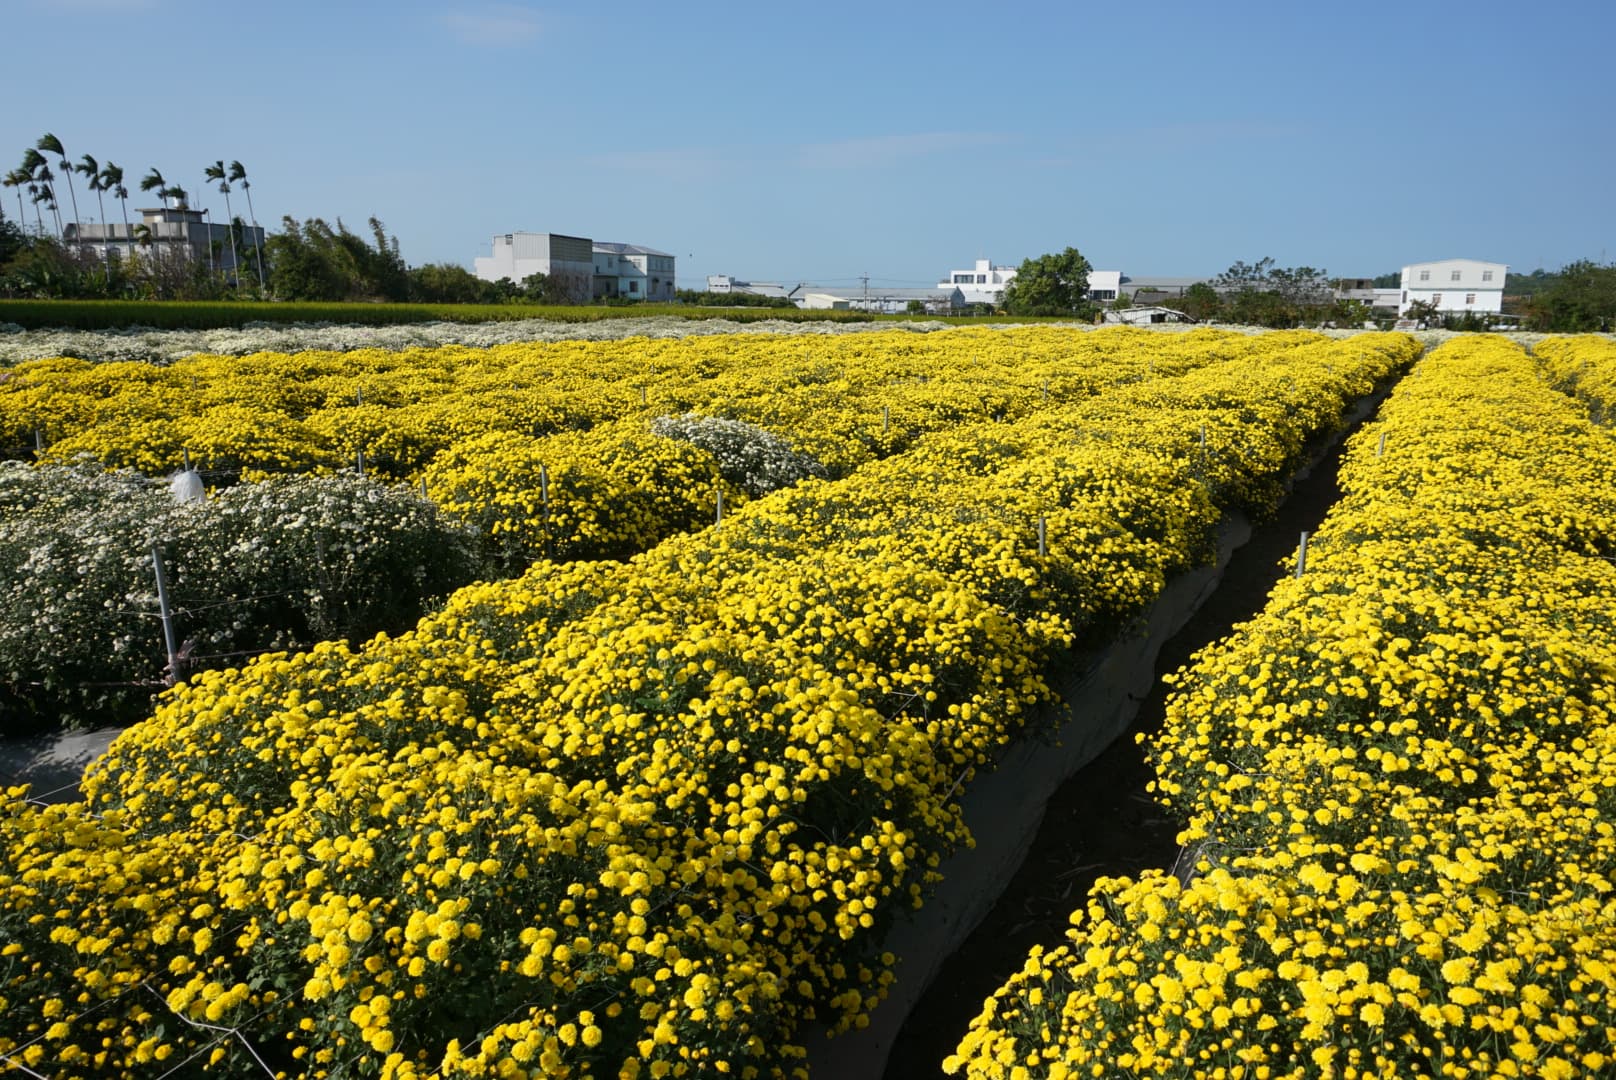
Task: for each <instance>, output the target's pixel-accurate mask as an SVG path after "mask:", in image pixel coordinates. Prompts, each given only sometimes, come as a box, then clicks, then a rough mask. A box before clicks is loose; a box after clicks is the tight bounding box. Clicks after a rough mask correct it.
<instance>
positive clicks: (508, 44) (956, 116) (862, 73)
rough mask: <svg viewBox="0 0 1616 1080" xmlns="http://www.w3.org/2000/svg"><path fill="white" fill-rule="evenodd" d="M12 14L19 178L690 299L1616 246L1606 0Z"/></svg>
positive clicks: (1563, 253)
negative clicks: (690, 294) (549, 235)
mask: <svg viewBox="0 0 1616 1080" xmlns="http://www.w3.org/2000/svg"><path fill="white" fill-rule="evenodd" d="M0 25H3V26H4V34H3V39H4V42H5V44H3V45H0V54H3V56H4V60H5V62H4V64H3V65H0V91H3V94H4V99H3V101H4V103H3V105H0V166H3V168H4V169H10V168H11V167H12V166H13V165H15V164H16V163H17V161H19V160H20V159H21V156H22V153H23V151H24V150H25V149H26V148H27V147H29V146H31V145H33V143H34V142H35V141H36V140H37V139H38V138H39V136H40V135H42V134H43V133H45V132H47V131H49V132H52V133H54V134H56V135H57V136H58V137H59V138H61V140H62V142H63V143H64V145H65V147H66V149H67V151H68V153H69V155H70V156H71V157H72V158H73V159H74V160H75V161H76V160H78V158H79V156H80V155H81V154H84V153H89V154H91V155H93V156H95V157H96V158H98V159H101V160H102V161H105V160H107V159H111V160H114V161H116V162H118V163H119V164H121V165H123V166H124V168H125V170H126V173H127V174H128V176H129V179H130V180H132V181H138V179H139V177H140V176H142V175H144V174H145V172H146V171H147V170H148V169H150V168H151V167H153V166H155V167H156V168H158V169H159V170H161V172H162V173H163V175H164V177H165V178H166V179H167V180H168V181H169V182H170V183H178V184H180V185H182V186H185V187H187V188H188V189H189V190H190V191H191V192H192V196H193V198H192V204H193V205H207V206H211V207H213V208H214V209H213V213H214V217H215V220H218V219H219V218H220V217H221V216H222V215H223V213H224V197H223V196H222V195H219V194H217V193H215V192H213V191H212V190H211V189H210V187H209V186H208V185H207V184H206V183H205V181H204V180H203V176H202V170H203V169H204V167H205V166H207V165H208V164H211V163H212V162H214V161H215V160H218V159H221V158H222V159H223V160H225V161H226V162H229V161H231V160H233V159H236V160H240V161H241V162H242V163H243V164H244V165H245V166H246V168H247V171H248V175H249V178H250V180H251V181H252V184H253V188H252V193H253V199H254V205H255V208H256V212H257V216H258V219H259V221H260V223H263V224H266V225H269V226H270V227H271V228H275V227H278V223H279V221H280V218H281V217H282V215H291V216H293V217H295V218H298V219H300V220H301V219H305V218H309V217H316V216H319V217H324V218H325V219H327V220H328V221H334V220H335V219H337V218H339V217H340V218H341V219H342V220H343V221H344V222H345V223H346V224H348V226H349V227H350V228H353V229H355V230H356V231H360V232H364V231H366V229H365V221H366V219H367V218H369V217H370V216H371V215H376V216H377V217H380V218H381V219H382V220H383V221H384V222H385V223H386V226H387V229H388V231H389V232H390V233H393V234H395V235H396V236H397V237H398V239H399V243H400V246H401V249H402V251H403V254H404V257H405V259H406V260H407V261H408V262H410V263H411V264H412V265H416V264H421V263H427V262H454V263H460V264H462V265H465V266H467V267H468V268H469V267H470V266H471V262H472V260H473V259H474V258H475V257H477V256H479V255H487V254H488V253H489V246H490V238H491V237H492V236H493V235H494V234H495V233H504V232H509V231H512V230H529V231H534V232H545V231H553V232H562V233H572V234H577V235H583V236H590V237H593V238H594V239H597V240H617V241H627V242H631V243H640V244H645V245H648V246H650V247H654V248H659V249H661V250H663V251H667V252H669V253H671V254H673V255H675V256H677V258H678V277H679V284H680V285H681V287H690V286H699V285H700V283H701V280H702V279H703V278H704V277H705V275H707V274H710V273H729V274H734V275H736V276H738V277H743V278H751V279H753V280H780V281H785V282H786V283H787V284H795V283H796V282H799V281H811V282H816V283H820V284H838V283H843V282H847V283H851V282H852V281H853V280H854V279H856V278H857V277H858V276H859V275H861V274H868V275H870V277H871V279H872V280H873V281H875V282H878V283H885V284H888V285H917V286H923V285H929V284H933V283H935V282H937V281H940V280H943V278H944V275H946V274H947V272H948V271H949V270H951V269H957V268H964V267H968V266H970V265H971V263H972V261H973V260H975V259H977V258H990V259H992V260H993V261H994V262H995V263H1005V264H1010V265H1015V264H1018V263H1020V261H1021V260H1022V259H1024V258H1028V257H1033V256H1036V255H1039V254H1041V253H1043V252H1046V251H1058V250H1060V249H1062V248H1064V247H1066V246H1068V245H1070V246H1073V247H1076V248H1078V250H1080V251H1082V252H1083V254H1084V255H1086V256H1087V257H1088V258H1089V261H1090V262H1091V263H1093V264H1094V265H1095V266H1097V267H1101V268H1106V269H1120V270H1122V271H1124V272H1126V273H1128V274H1131V275H1136V276H1137V275H1146V274H1183V275H1201V274H1215V273H1217V272H1218V271H1220V270H1223V269H1224V268H1226V267H1228V266H1229V265H1230V264H1232V263H1233V262H1235V261H1236V260H1245V261H1247V262H1254V261H1256V260H1257V259H1260V258H1262V257H1265V256H1268V257H1272V258H1273V259H1275V261H1276V262H1277V263H1278V264H1279V265H1281V266H1301V265H1308V266H1314V267H1318V268H1321V269H1325V270H1327V271H1329V272H1330V273H1331V274H1334V275H1340V276H1368V275H1373V274H1377V273H1383V272H1386V271H1390V270H1395V269H1397V268H1398V267H1400V266H1401V265H1403V264H1404V263H1407V262H1412V261H1417V260H1425V259H1439V258H1452V257H1470V258H1482V259H1489V260H1495V261H1501V262H1507V263H1509V264H1510V265H1511V268H1512V269H1515V270H1531V269H1534V268H1536V267H1539V266H1543V267H1546V268H1549V269H1556V268H1558V267H1559V266H1561V265H1563V264H1564V263H1566V262H1568V261H1571V260H1573V259H1579V258H1591V259H1595V260H1597V261H1601V262H1604V261H1609V260H1611V259H1613V258H1616V203H1613V201H1612V197H1611V192H1612V191H1613V190H1616V138H1613V136H1616V108H1613V106H1616V90H1613V88H1612V87H1613V84H1612V83H1611V81H1610V76H1609V73H1608V72H1609V68H1610V64H1611V61H1612V56H1613V53H1612V45H1611V42H1612V40H1613V39H1616V5H1611V4H1609V3H1608V2H1598V3H1594V2H1589V3H1564V2H1547V3H1538V4H1533V5H1522V4H1519V3H1513V4H1502V3H1491V2H1481V3H1475V2H1472V3H1468V4H1462V5H1459V4H1434V3H1415V4H1409V5H1397V4H1369V3H1363V4H1356V5H1341V4H1329V5H1325V4H1317V3H1295V2H1292V3H1274V4H1267V3H1238V2H1230V3H1226V4H1222V5H1218V4H1208V3H1197V4H1182V5H1180V4H1175V3H1155V4H1146V3H1116V2H1113V3H1105V4H1099V5H1091V4H1075V3H1041V2H1023V3H1013V4H1004V5H997V6H992V7H990V6H989V5H986V4H963V3H953V2H951V0H941V2H933V3H926V4H895V3H893V4H879V3H863V4H850V3H840V2H836V0H829V2H824V3H818V4H751V5H746V4H741V5H692V4H684V3H670V2H660V3H639V2H634V0H624V2H621V3H618V4H615V5H608V4H587V5H585V4H570V5H557V4H526V3H479V2H472V0H467V2H464V3H462V2H430V0H391V2H385V3H384V2H380V0H377V2H374V3H371V2H367V3H356V2H355V3H350V2H346V0H326V2H323V3H312V2H307V0H274V2H266V3H249V4H234V3H232V4H217V3H205V2H202V0H5V2H4V3H3V5H0ZM19 46H20V47H19ZM81 186H82V183H81ZM130 187H131V189H132V190H133V192H134V196H135V197H133V198H132V199H131V201H130V206H131V209H133V208H134V207H135V206H136V205H147V204H149V200H148V199H142V198H141V196H140V193H139V191H138V187H137V185H136V184H135V183H130ZM0 194H3V195H4V197H5V206H6V213H7V214H8V215H9V216H13V217H14V216H15V215H16V213H17V204H16V201H15V194H14V191H13V189H6V190H5V191H4V192H3V193H0ZM66 195H67V192H66V191H65V190H64V191H62V192H61V196H62V198H63V203H64V206H65V205H66V202H67V200H66ZM233 197H234V198H235V200H236V203H237V205H236V207H235V209H236V212H237V213H238V214H240V213H243V211H244V209H245V207H244V205H242V200H241V199H240V197H239V195H237V196H233ZM78 199H79V208H80V213H81V215H82V216H84V217H86V218H87V219H93V218H95V217H96V216H97V215H98V210H97V208H96V207H95V200H94V198H93V196H90V195H89V194H88V193H87V192H85V191H82V190H81V191H80V192H79V194H78ZM204 199H205V200H206V201H205V202H204V201H203V200H204ZM31 214H32V211H31V208H30V210H29V215H30V217H31ZM107 216H108V217H111V218H113V219H115V220H116V219H117V216H118V211H117V210H116V209H115V208H114V207H113V206H111V205H110V204H109V205H108V207H107Z"/></svg>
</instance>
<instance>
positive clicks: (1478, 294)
mask: <svg viewBox="0 0 1616 1080" xmlns="http://www.w3.org/2000/svg"><path fill="white" fill-rule="evenodd" d="M1508 272H1509V267H1508V265H1506V264H1504V263H1495V262H1482V261H1481V260H1479V259H1441V260H1438V261H1437V262H1425V263H1413V264H1411V265H1409V266H1405V267H1403V281H1402V289H1401V294H1402V295H1401V298H1400V299H1399V301H1398V306H1397V313H1398V314H1399V315H1406V314H1407V313H1408V307H1409V305H1410V304H1412V303H1414V302H1415V301H1424V302H1425V303H1428V304H1430V305H1431V306H1432V307H1433V308H1435V309H1436V310H1437V311H1441V312H1452V313H1454V314H1457V313H1459V312H1464V311H1473V312H1475V313H1477V314H1478V315H1497V314H1498V313H1499V312H1501V311H1503V310H1504V276H1505V275H1506V274H1507V273H1508Z"/></svg>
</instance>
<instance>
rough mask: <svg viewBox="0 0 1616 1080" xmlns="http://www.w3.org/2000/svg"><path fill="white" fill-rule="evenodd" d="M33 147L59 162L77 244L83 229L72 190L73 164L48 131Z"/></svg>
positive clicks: (75, 194) (58, 141)
mask: <svg viewBox="0 0 1616 1080" xmlns="http://www.w3.org/2000/svg"><path fill="white" fill-rule="evenodd" d="M34 145H35V146H36V147H38V149H40V150H41V151H46V152H49V153H52V154H55V155H56V156H57V158H58V159H60V161H61V164H62V172H63V174H64V175H66V177H67V194H68V196H69V197H70V198H71V199H72V200H73V240H74V242H75V243H79V242H81V241H80V234H81V233H82V232H83V231H84V227H83V225H82V224H81V222H80V220H79V194H78V192H76V191H74V190H73V163H72V162H71V161H69V160H67V151H66V150H64V149H62V140H61V139H58V138H57V137H56V136H54V135H52V134H51V133H50V132H48V131H47V132H45V134H43V135H41V136H40V137H39V142H37V143H35V144H34Z"/></svg>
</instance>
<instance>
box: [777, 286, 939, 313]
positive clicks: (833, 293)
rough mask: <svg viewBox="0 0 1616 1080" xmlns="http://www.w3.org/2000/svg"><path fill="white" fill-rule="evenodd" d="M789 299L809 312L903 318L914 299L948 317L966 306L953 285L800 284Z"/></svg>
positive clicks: (934, 311)
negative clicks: (857, 312) (902, 286)
mask: <svg viewBox="0 0 1616 1080" xmlns="http://www.w3.org/2000/svg"><path fill="white" fill-rule="evenodd" d="M791 299H792V301H793V302H794V303H796V305H797V306H798V307H800V308H805V309H809V310H815V311H868V312H870V313H872V314H877V315H902V314H903V313H904V312H906V311H908V310H909V304H910V303H911V302H912V301H917V300H918V301H919V302H920V303H921V305H922V306H924V307H925V309H926V310H927V311H928V312H930V313H931V314H933V315H947V314H949V313H950V312H955V311H958V310H960V309H961V308H963V307H964V306H965V305H966V303H967V301H966V299H965V292H964V290H963V289H962V288H961V287H959V286H956V285H939V286H938V287H937V288H935V289H888V288H875V287H871V288H865V287H864V286H862V285H855V286H852V287H851V288H836V287H833V286H826V285H799V286H797V287H796V288H795V289H793V290H792V291H791Z"/></svg>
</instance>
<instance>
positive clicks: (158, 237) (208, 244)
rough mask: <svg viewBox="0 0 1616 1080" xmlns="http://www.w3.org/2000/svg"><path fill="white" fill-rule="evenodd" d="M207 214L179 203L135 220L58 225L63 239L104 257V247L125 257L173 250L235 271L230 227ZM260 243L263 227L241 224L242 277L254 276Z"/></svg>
mask: <svg viewBox="0 0 1616 1080" xmlns="http://www.w3.org/2000/svg"><path fill="white" fill-rule="evenodd" d="M206 214H207V211H205V210H192V209H191V208H190V207H189V206H186V205H184V204H183V203H181V204H180V205H178V206H154V207H151V208H149V209H146V210H142V211H140V218H141V220H140V223H139V224H138V225H125V224H124V223H123V222H118V221H113V222H108V223H107V224H105V225H96V224H94V223H85V224H81V225H74V224H69V225H68V226H67V227H66V228H64V229H63V230H62V238H63V240H64V241H65V242H67V243H69V244H73V245H75V246H82V247H85V248H89V249H92V250H94V251H95V252H96V254H98V255H100V256H101V258H102V259H103V260H104V259H105V258H106V257H107V252H108V251H116V252H117V253H118V254H119V255H121V256H122V257H124V258H126V259H127V258H131V257H133V258H144V257H148V256H155V257H158V258H163V257H166V256H169V255H173V256H177V257H180V258H184V259H193V260H195V261H197V262H208V263H210V264H211V265H213V266H215V267H217V268H218V269H219V270H220V271H221V272H223V273H226V274H233V273H234V272H235V269H236V265H235V263H234V262H233V261H232V258H231V251H232V248H231V237H230V226H229V225H228V224H226V223H224V222H215V221H211V220H209V219H208V218H207V217H206V216H205V215H206ZM263 245H264V230H263V227H262V226H253V225H246V224H243V225H242V227H241V231H240V232H239V233H238V234H237V235H236V238H235V248H234V252H235V258H236V259H239V260H240V261H241V262H242V263H243V264H244V265H243V267H242V270H241V274H242V276H244V277H246V276H250V277H254V278H255V279H256V277H257V273H258V270H257V264H256V262H255V256H254V255H253V249H254V248H262V247H263Z"/></svg>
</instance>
